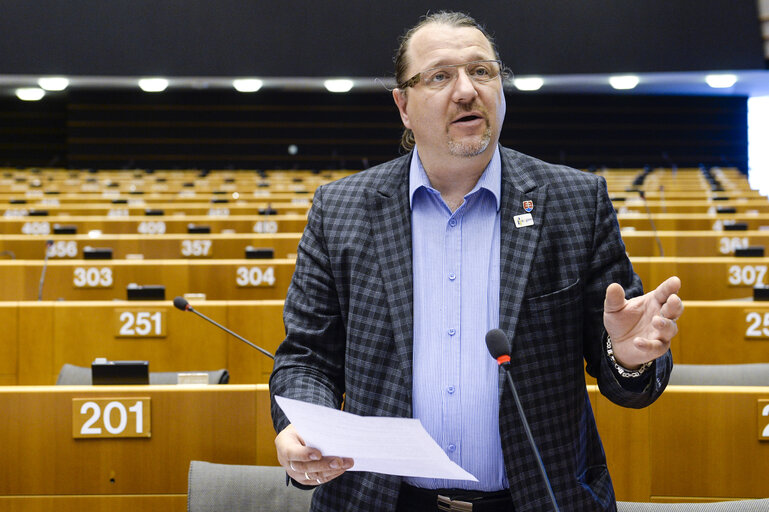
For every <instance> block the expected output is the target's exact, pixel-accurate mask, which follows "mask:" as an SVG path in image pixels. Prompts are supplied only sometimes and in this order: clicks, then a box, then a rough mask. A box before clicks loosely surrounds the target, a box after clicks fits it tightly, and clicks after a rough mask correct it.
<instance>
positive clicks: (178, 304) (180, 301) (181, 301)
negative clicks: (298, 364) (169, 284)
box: [174, 297, 275, 359]
mask: <svg viewBox="0 0 769 512" xmlns="http://www.w3.org/2000/svg"><path fill="white" fill-rule="evenodd" d="M174 307H175V308H176V309H180V310H182V311H191V312H193V313H195V314H196V315H198V316H199V317H201V318H203V319H205V320H208V321H209V322H211V323H212V324H214V325H215V326H217V327H218V328H219V329H222V330H223V331H224V332H226V333H228V334H232V335H233V336H235V337H236V338H238V339H239V340H240V341H242V342H243V343H245V344H247V345H250V346H251V347H253V348H255V349H256V350H258V351H259V352H261V353H262V354H264V355H266V356H267V357H269V358H270V359H275V356H273V355H272V354H270V353H269V352H267V351H266V350H264V349H263V348H262V347H259V346H256V345H254V344H253V343H251V342H250V341H248V340H247V339H245V338H244V337H242V336H240V335H238V334H235V333H234V332H232V331H231V330H229V329H227V328H226V327H224V326H223V325H219V324H218V323H216V322H214V321H213V320H211V319H210V318H208V317H207V316H206V315H204V314H203V313H199V312H198V311H196V310H194V309H192V306H190V303H189V302H187V299H185V298H184V297H176V298H175V299H174Z"/></svg>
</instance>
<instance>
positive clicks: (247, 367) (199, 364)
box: [0, 300, 285, 385]
mask: <svg viewBox="0 0 769 512" xmlns="http://www.w3.org/2000/svg"><path fill="white" fill-rule="evenodd" d="M192 305H193V307H194V308H195V309H196V310H198V311H199V312H200V313H202V314H204V315H206V316H207V317H209V318H211V319H212V320H214V321H216V322H218V323H220V324H222V325H225V326H227V327H228V328H230V329H231V330H232V331H234V332H236V333H238V334H240V335H241V336H243V337H244V338H246V339H248V340H249V341H251V342H252V343H255V344H256V345H258V346H260V347H262V348H264V349H265V350H267V351H269V352H272V353H275V350H276V349H277V347H278V345H279V344H280V343H281V342H282V341H283V338H284V337H285V335H284V332H283V320H282V313H283V301H277V300H276V301H237V302H223V301H202V302H196V301H192ZM4 309H5V310H6V312H7V315H9V316H12V315H17V316H18V318H19V320H18V324H17V325H18V330H16V329H14V330H13V331H11V330H10V329H8V330H7V332H8V333H9V334H8V335H7V337H4V338H3V341H4V343H3V346H4V347H5V346H7V347H8V348H7V350H8V351H9V357H10V355H12V354H13V353H15V354H17V355H15V356H13V358H12V359H9V360H8V361H7V362H6V363H5V366H7V368H6V370H5V371H6V372H7V373H6V374H5V376H4V377H3V378H4V380H5V381H6V382H7V383H8V384H22V385H49V384H53V383H55V382H56V377H57V375H58V373H59V370H60V369H61V367H62V365H64V364H65V363H69V364H74V365H77V366H84V367H89V366H90V364H91V362H92V361H93V360H94V359H95V358H96V357H106V358H108V359H110V360H146V361H149V363H150V371H160V372H167V371H176V372H178V371H202V370H217V369H220V368H227V369H228V371H229V372H230V382H231V383H233V384H255V383H266V382H267V380H268V378H269V375H270V373H271V372H272V361H271V360H270V359H269V358H267V357H265V356H264V355H263V354H260V353H258V352H257V351H256V350H254V349H253V348H251V347H249V346H248V345H246V344H245V343H243V342H242V341H240V340H238V339H236V338H233V337H231V336H230V335H229V334H227V333H225V332H224V331H222V330H221V329H219V328H217V327H216V326H214V325H211V324H210V323H208V322H206V321H205V320H204V319H202V318H198V317H197V316H196V315H195V314H194V313H190V312H183V311H179V310H178V309H176V308H174V307H173V306H172V305H171V301H170V300H169V301H131V302H128V301H120V302H114V301H106V302H104V301H94V302H47V301H43V302H18V303H8V304H7V307H6V308H4ZM123 310H131V311H142V310H144V311H153V312H154V311H161V312H162V313H163V314H164V315H165V316H164V320H163V322H164V323H163V329H164V330H165V336H163V337H159V336H154V333H152V332H151V333H150V334H149V335H147V336H136V337H120V336H118V333H119V329H120V328H121V327H123V325H124V323H121V322H120V321H119V318H117V317H116V313H115V312H116V311H123ZM0 311H3V310H2V309H0ZM16 368H18V370H16ZM17 372H18V373H17Z"/></svg>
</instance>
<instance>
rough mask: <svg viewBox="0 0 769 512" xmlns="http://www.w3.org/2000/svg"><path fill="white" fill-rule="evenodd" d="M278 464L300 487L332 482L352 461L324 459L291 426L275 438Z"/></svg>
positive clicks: (332, 458)
mask: <svg viewBox="0 0 769 512" xmlns="http://www.w3.org/2000/svg"><path fill="white" fill-rule="evenodd" d="M275 448H276V450H277V452H278V462H280V465H281V466H283V467H284V468H285V469H286V473H288V476H290V477H291V478H293V479H294V480H296V481H297V482H299V483H300V484H302V485H320V484H325V483H326V482H328V481H330V480H333V479H334V478H336V477H338V476H339V475H341V474H342V473H344V472H345V471H347V470H348V469H350V468H351V467H352V466H353V464H354V461H353V460H352V459H348V458H342V457H324V456H323V454H322V453H320V451H319V450H316V449H315V448H308V447H307V446H305V444H304V441H303V440H302V438H301V437H299V434H297V432H296V429H294V426H293V425H289V426H287V427H286V428H284V429H283V430H282V431H281V432H280V433H279V434H278V435H277V436H276V437H275Z"/></svg>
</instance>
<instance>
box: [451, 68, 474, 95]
mask: <svg viewBox="0 0 769 512" xmlns="http://www.w3.org/2000/svg"><path fill="white" fill-rule="evenodd" d="M453 86H454V87H453V90H452V99H453V100H454V101H456V102H457V103H463V102H466V101H472V100H473V99H475V97H476V96H478V90H477V89H476V88H475V82H474V81H473V80H472V79H471V78H470V75H468V74H467V68H460V69H458V70H457V78H456V80H455V81H454V84H453Z"/></svg>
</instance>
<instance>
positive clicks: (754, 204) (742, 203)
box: [612, 197, 769, 215]
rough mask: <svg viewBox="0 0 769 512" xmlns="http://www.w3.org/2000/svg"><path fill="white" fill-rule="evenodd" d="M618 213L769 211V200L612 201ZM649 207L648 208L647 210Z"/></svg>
mask: <svg viewBox="0 0 769 512" xmlns="http://www.w3.org/2000/svg"><path fill="white" fill-rule="evenodd" d="M612 203H613V204H614V208H615V209H616V210H617V213H618V214H622V215H624V214H628V213H640V214H644V215H647V214H648V212H651V213H653V214H656V213H712V214H717V213H718V209H719V208H735V209H736V212H737V213H738V214H739V213H741V214H747V213H749V212H757V213H769V200H767V198H765V197H758V198H755V199H748V198H735V199H730V200H728V201H713V200H712V199H666V200H659V199H649V200H647V201H646V202H645V203H644V201H643V200H641V199H640V198H639V199H627V200H625V201H612ZM647 208H648V210H647Z"/></svg>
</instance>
